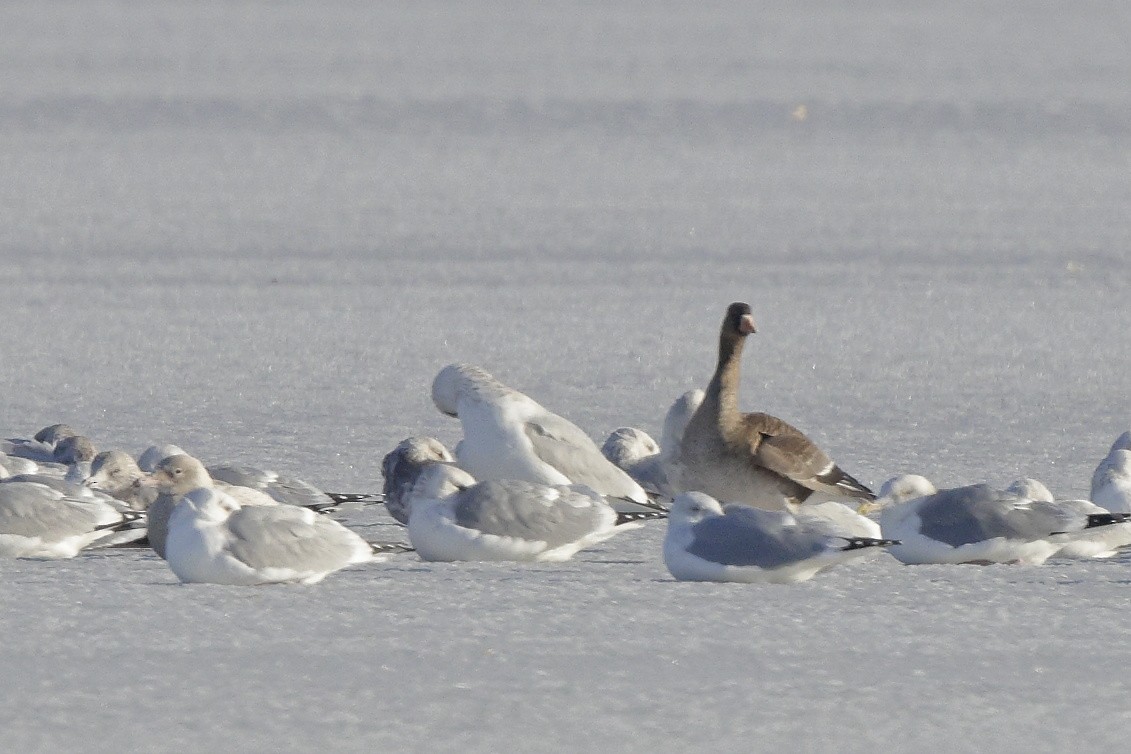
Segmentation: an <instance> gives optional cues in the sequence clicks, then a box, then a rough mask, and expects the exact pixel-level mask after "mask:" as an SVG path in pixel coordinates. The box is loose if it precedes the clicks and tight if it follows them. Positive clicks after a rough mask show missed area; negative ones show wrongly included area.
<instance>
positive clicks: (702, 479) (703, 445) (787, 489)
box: [669, 303, 875, 510]
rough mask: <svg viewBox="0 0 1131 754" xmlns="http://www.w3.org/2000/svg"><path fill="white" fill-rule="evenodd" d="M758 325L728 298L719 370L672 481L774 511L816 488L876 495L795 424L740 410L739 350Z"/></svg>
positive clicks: (842, 495) (823, 493) (832, 494)
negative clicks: (837, 463) (826, 453)
mask: <svg viewBox="0 0 1131 754" xmlns="http://www.w3.org/2000/svg"><path fill="white" fill-rule="evenodd" d="M755 332H757V328H756V327H755V324H754V317H753V316H752V315H751V312H750V307H749V306H748V305H746V304H743V303H734V304H731V305H730V306H729V307H728V308H727V311H726V316H725V317H724V318H723V323H722V327H721V328H720V331H719V359H718V364H717V366H716V368H715V373H714V375H713V376H712V378H711V382H710V383H709V384H708V386H707V390H706V395H705V396H704V398H703V402H702V403H701V404H700V405H699V408H698V409H696V411H695V413H694V415H692V417H691V420H690V421H689V422H688V424H687V429H686V430H684V433H683V439H682V441H681V443H680V446H679V452H678V453H677V454H676V455H675V458H674V459H673V463H672V464H671V468H670V469H669V478H670V480H671V482H672V484H673V486H674V487H675V488H676V489H677V490H681V491H693V490H697V491H700V492H705V493H707V494H708V495H711V496H713V497H715V498H718V499H720V500H727V501H729V502H734V503H745V504H747V505H753V506H756V507H759V508H766V509H769V510H781V509H783V508H784V507H785V506H786V505H787V504H788V503H803V502H805V501H806V500H808V499H809V497H810V496H812V495H814V493H820V497H824V498H826V499H829V498H831V499H834V500H835V499H841V500H843V499H846V498H847V499H857V500H872V499H874V498H875V495H874V494H873V493H872V491H871V490H869V489H868V488H867V487H865V486H864V485H863V484H861V483H860V482H858V481H857V480H856V479H854V478H852V477H851V476H849V475H848V474H847V473H846V472H845V471H844V470H843V469H841V468H840V467H839V466H837V465H836V464H835V463H833V461H832V460H831V459H830V458H829V457H828V456H827V455H825V453H824V451H822V450H821V449H820V448H819V447H817V445H816V444H814V443H813V441H812V440H810V439H809V438H808V437H806V436H805V435H804V434H803V433H802V432H801V431H800V430H798V429H797V428H795V427H793V426H791V425H789V424H787V423H786V422H784V421H782V420H781V419H778V418H777V417H775V416H770V415H769V414H762V413H749V414H747V413H742V412H740V411H739V410H738V388H739V383H740V381H741V362H742V349H743V345H744V344H745V342H746V338H747V336H749V335H751V334H752V333H755Z"/></svg>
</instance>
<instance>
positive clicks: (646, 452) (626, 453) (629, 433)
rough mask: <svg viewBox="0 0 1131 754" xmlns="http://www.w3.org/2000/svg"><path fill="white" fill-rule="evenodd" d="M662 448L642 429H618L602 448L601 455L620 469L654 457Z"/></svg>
mask: <svg viewBox="0 0 1131 754" xmlns="http://www.w3.org/2000/svg"><path fill="white" fill-rule="evenodd" d="M659 452H660V446H659V445H658V444H657V443H656V441H655V440H653V439H652V437H651V436H650V435H649V434H648V433H647V432H645V431H644V430H642V429H636V428H635V427H618V428H617V429H614V430H613V432H612V434H610V435H609V439H607V440H605V444H604V445H602V446H601V453H602V455H604V456H605V458H608V459H609V460H610V461H612V462H613V463H614V464H616V465H617V466H620V467H622V468H623V467H624V466H625V465H628V464H633V463H636V462H637V461H639V460H641V459H644V458H648V457H649V456H654V455H656V454H657V453H659Z"/></svg>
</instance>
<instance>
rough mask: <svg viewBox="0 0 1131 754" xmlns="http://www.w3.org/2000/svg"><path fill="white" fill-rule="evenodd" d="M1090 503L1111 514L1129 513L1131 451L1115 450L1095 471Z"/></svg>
mask: <svg viewBox="0 0 1131 754" xmlns="http://www.w3.org/2000/svg"><path fill="white" fill-rule="evenodd" d="M1095 477H1096V478H1095V479H1094V480H1093V482H1092V502H1093V503H1095V504H1096V505H1099V506H1101V507H1102V508H1105V509H1106V510H1109V511H1111V512H1112V513H1131V450H1127V449H1125V448H1116V449H1115V450H1113V451H1111V453H1109V454H1108V456H1107V457H1106V458H1104V460H1103V461H1102V462H1101V463H1100V465H1099V467H1098V468H1097V469H1096V474H1095Z"/></svg>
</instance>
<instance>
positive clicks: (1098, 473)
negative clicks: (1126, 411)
mask: <svg viewBox="0 0 1131 754" xmlns="http://www.w3.org/2000/svg"><path fill="white" fill-rule="evenodd" d="M1120 450H1131V430H1128V431H1126V432H1124V433H1123V434H1121V435H1120V436H1119V437H1117V438H1115V442H1113V443H1112V444H1111V448H1110V449H1109V450H1108V453H1107V455H1106V456H1104V459H1103V460H1102V461H1100V462H1099V464H1098V465H1097V466H1096V470H1095V471H1093V472H1092V494H1091V498H1092V499H1093V500H1095V499H1096V491H1097V490H1099V489H1100V488H1101V487H1103V486H1104V483H1105V481H1106V478H1107V475H1108V470H1109V469H1110V467H1111V465H1112V462H1113V460H1114V459H1115V457H1116V452H1117V451H1120Z"/></svg>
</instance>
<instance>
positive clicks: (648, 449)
mask: <svg viewBox="0 0 1131 754" xmlns="http://www.w3.org/2000/svg"><path fill="white" fill-rule="evenodd" d="M703 396H704V393H703V391H702V390H698V389H696V390H689V391H687V392H686V393H684V394H683V395H681V396H680V397H679V398H677V399H676V400H675V402H674V403H673V404H672V405H671V408H669V409H668V412H667V415H666V416H665V417H664V430H663V434H662V435H661V436H660V442H659V443H657V442H656V441H655V440H653V439H652V437H651V436H650V435H649V434H648V433H647V432H645V431H644V430H642V429H636V428H635V427H619V428H617V429H614V430H613V431H612V433H611V434H610V435H609V437H608V439H607V440H605V444H604V445H602V446H601V454H602V455H604V456H605V458H608V459H609V460H610V461H612V462H613V463H614V464H616V465H617V466H618V467H619V468H621V469H622V470H624V472H625V473H627V474H628V475H629V476H630V477H632V478H633V479H634V480H636V482H637V484H639V485H640V486H641V487H643V488H644V489H645V490H646V491H647V492H648V494H649V495H650V496H652V497H659V498H664V499H666V500H669V501H670V500H671V499H672V498H673V497H674V496H675V491H674V490H673V489H672V485H671V482H670V481H669V480H668V467H669V465H670V464H671V460H672V458H673V456H674V455H675V453H676V452H677V451H678V450H679V444H680V441H681V440H682V439H683V431H684V429H686V428H687V423H688V422H689V421H690V420H691V417H692V415H693V414H694V413H695V410H696V409H697V408H698V407H699V404H700V403H702V402H703Z"/></svg>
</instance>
